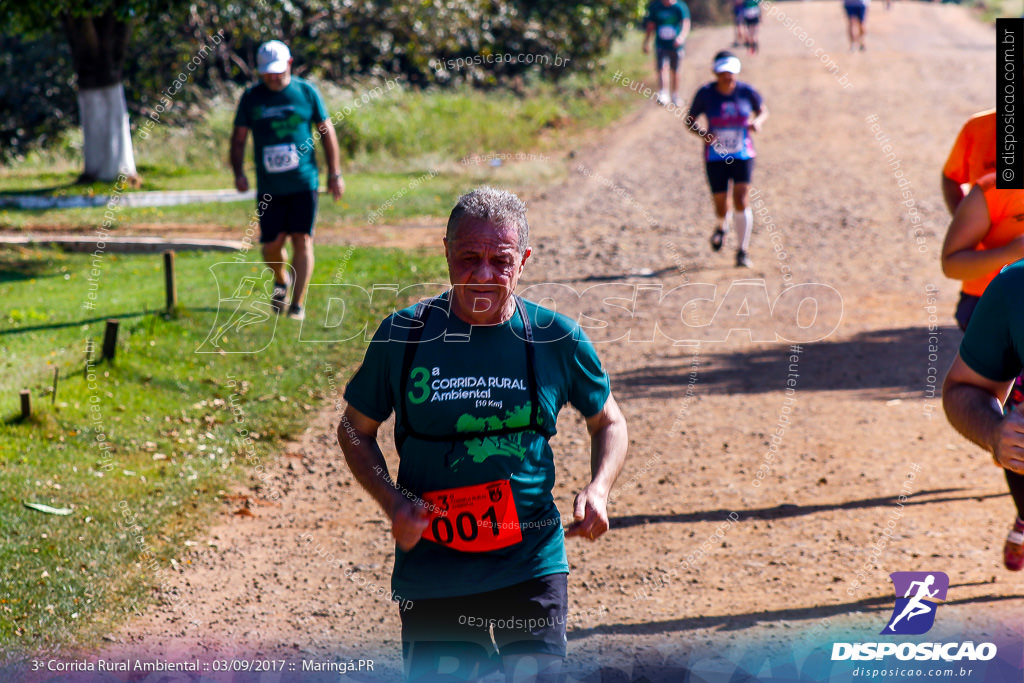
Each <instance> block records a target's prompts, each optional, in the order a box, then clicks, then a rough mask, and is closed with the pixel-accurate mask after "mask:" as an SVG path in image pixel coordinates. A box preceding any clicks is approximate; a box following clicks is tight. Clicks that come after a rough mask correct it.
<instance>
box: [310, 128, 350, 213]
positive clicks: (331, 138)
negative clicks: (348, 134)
mask: <svg viewBox="0 0 1024 683" xmlns="http://www.w3.org/2000/svg"><path fill="white" fill-rule="evenodd" d="M316 129H317V130H318V131H320V139H321V140H323V143H324V157H325V161H326V162H327V189H328V190H329V191H330V193H331V196H332V197H334V199H335V201H337V200H339V199H341V195H343V194H345V179H344V178H342V177H341V156H340V154H339V151H338V135H337V133H335V132H334V124H333V123H331V120H330V119H324V120H323V121H321V122H320V123H318V124H316Z"/></svg>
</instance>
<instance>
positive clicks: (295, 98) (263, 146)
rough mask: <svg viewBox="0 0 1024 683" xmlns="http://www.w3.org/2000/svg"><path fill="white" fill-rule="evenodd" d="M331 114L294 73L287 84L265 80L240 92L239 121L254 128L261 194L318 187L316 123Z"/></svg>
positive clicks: (300, 190)
mask: <svg viewBox="0 0 1024 683" xmlns="http://www.w3.org/2000/svg"><path fill="white" fill-rule="evenodd" d="M326 118H327V108H326V107H324V103H323V100H322V99H321V98H320V94H319V93H318V92H317V91H316V88H314V87H313V86H312V85H310V84H309V83H307V82H306V81H304V80H303V79H301V78H297V77H295V76H292V79H291V82H289V83H288V87H286V88H285V89H284V90H281V91H280V92H274V91H273V90H271V89H270V88H268V87H267V86H266V85H264V84H263V83H257V84H256V85H254V86H252V87H250V88H249V89H248V90H246V91H245V93H244V94H243V95H242V99H241V100H240V101H239V103H238V110H237V112H236V113H235V125H236V126H244V127H246V128H248V129H250V130H251V131H252V139H253V146H254V148H255V153H256V187H257V189H258V191H259V192H260V193H261V194H262V193H264V192H266V193H269V194H271V195H274V194H290V193H294V192H303V191H308V190H316V189H317V188H318V187H319V185H320V182H319V172H318V170H317V165H316V148H315V144H314V142H313V138H312V135H313V124H314V123H320V122H321V121H323V120H325V119H326Z"/></svg>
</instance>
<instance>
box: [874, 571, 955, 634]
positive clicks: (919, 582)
mask: <svg viewBox="0 0 1024 683" xmlns="http://www.w3.org/2000/svg"><path fill="white" fill-rule="evenodd" d="M889 576H890V578H892V585H893V588H894V589H895V590H896V605H895V606H894V607H893V610H892V617H891V618H890V619H889V624H888V625H887V626H886V627H885V628H884V629H882V635H904V636H916V635H920V634H922V633H927V632H928V630H929V629H931V627H932V626H933V625H934V624H935V610H936V609H937V608H938V603H940V602H943V601H944V600H945V599H946V592H947V591H948V590H949V577H948V576H946V575H945V574H944V573H942V572H893V573H892V574H890V575H889ZM901 595H902V596H903V597H900V596H901Z"/></svg>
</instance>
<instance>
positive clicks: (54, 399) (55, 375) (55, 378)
mask: <svg viewBox="0 0 1024 683" xmlns="http://www.w3.org/2000/svg"><path fill="white" fill-rule="evenodd" d="M59 379H60V366H58V367H55V368H54V369H53V396H51V397H50V405H51V406H52V405H54V404H56V403H57V381H58V380H59Z"/></svg>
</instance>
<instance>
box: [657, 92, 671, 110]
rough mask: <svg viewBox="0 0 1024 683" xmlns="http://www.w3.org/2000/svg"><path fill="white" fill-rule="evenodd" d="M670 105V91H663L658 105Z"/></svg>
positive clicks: (659, 95) (659, 96)
mask: <svg viewBox="0 0 1024 683" xmlns="http://www.w3.org/2000/svg"><path fill="white" fill-rule="evenodd" d="M668 103H669V99H668V91H667V90H662V91H661V92H659V93H658V104H660V105H662V106H664V105H666V104H668Z"/></svg>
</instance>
